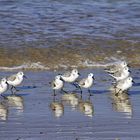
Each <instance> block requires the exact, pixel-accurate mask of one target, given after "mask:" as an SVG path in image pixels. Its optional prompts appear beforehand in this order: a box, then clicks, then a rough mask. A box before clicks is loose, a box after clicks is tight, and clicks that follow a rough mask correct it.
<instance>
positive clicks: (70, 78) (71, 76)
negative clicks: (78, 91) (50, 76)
mask: <svg viewBox="0 0 140 140" xmlns="http://www.w3.org/2000/svg"><path fill="white" fill-rule="evenodd" d="M79 76H80V74H79V72H78V70H77V69H73V70H72V71H71V72H65V73H64V74H62V75H61V77H62V79H63V80H64V81H65V82H68V83H72V84H73V85H75V83H74V82H75V81H76V80H77V78H78V77H79Z"/></svg>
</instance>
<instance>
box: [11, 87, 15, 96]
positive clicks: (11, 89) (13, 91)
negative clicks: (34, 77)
mask: <svg viewBox="0 0 140 140" xmlns="http://www.w3.org/2000/svg"><path fill="white" fill-rule="evenodd" d="M13 88H14V86H12V87H11V89H10V90H11V93H12V94H15V93H14V91H13Z"/></svg>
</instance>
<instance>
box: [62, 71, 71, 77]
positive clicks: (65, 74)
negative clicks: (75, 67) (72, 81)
mask: <svg viewBox="0 0 140 140" xmlns="http://www.w3.org/2000/svg"><path fill="white" fill-rule="evenodd" d="M62 76H64V77H70V76H71V72H70V71H67V72H65V73H64V74H63V75H62Z"/></svg>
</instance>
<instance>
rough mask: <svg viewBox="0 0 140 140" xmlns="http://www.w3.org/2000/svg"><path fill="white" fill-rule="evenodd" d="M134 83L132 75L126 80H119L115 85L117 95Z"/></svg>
mask: <svg viewBox="0 0 140 140" xmlns="http://www.w3.org/2000/svg"><path fill="white" fill-rule="evenodd" d="M133 83H134V81H133V79H132V77H130V76H129V77H127V78H126V79H124V80H121V81H119V82H117V83H116V85H115V86H114V88H115V95H118V94H119V93H120V92H124V91H127V90H128V89H129V88H131V87H132V85H133Z"/></svg>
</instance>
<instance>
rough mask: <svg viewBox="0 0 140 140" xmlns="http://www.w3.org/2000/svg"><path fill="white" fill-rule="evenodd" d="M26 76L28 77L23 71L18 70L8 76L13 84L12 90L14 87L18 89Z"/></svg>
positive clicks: (9, 82)
mask: <svg viewBox="0 0 140 140" xmlns="http://www.w3.org/2000/svg"><path fill="white" fill-rule="evenodd" d="M24 78H27V77H26V76H25V75H24V73H23V72H22V71H20V72H18V73H17V74H13V75H11V76H10V77H8V78H7V83H8V84H9V85H11V86H12V87H11V91H12V93H14V92H13V90H12V89H13V88H14V89H15V90H16V91H17V89H16V86H18V85H20V84H21V83H22V81H23V79H24Z"/></svg>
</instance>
